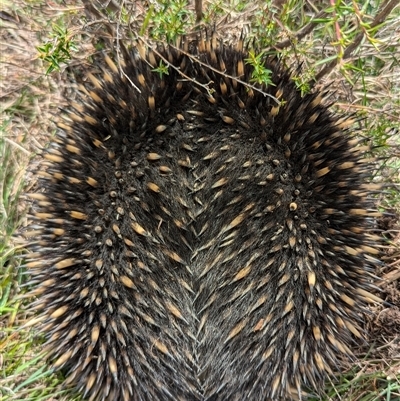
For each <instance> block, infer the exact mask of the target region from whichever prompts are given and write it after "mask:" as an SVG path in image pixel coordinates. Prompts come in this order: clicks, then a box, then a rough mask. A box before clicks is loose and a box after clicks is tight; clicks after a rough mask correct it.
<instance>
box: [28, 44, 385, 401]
mask: <svg viewBox="0 0 400 401" xmlns="http://www.w3.org/2000/svg"><path fill="white" fill-rule="evenodd" d="M247 57H248V55H247V51H246V50H245V49H243V47H242V41H240V42H239V44H238V45H237V47H230V46H225V45H223V44H221V43H219V42H218V41H217V40H216V39H215V37H213V38H211V39H210V40H209V39H203V38H200V39H197V40H195V41H189V40H183V41H182V43H181V44H180V45H179V46H178V48H176V47H174V46H162V47H158V48H157V50H156V51H153V50H151V49H149V48H147V47H145V46H143V45H140V46H136V47H133V48H131V49H130V50H129V51H128V50H127V51H125V52H124V57H123V60H118V62H117V60H114V61H113V59H112V58H113V57H112V56H105V59H104V60H105V63H103V64H100V68H97V72H96V73H93V74H89V75H88V77H89V80H88V82H87V84H85V87H83V88H82V89H81V91H80V95H79V100H78V101H77V102H75V103H73V102H71V105H70V109H69V114H68V115H67V117H65V118H64V119H63V120H62V121H60V123H59V127H60V132H59V133H58V136H57V139H56V141H55V142H54V143H53V144H52V145H51V146H50V148H49V149H48V151H46V153H45V156H44V158H45V159H46V162H45V167H44V168H43V167H42V170H44V171H42V172H41V178H40V180H39V185H40V186H41V187H42V188H43V192H40V193H37V194H33V195H32V196H33V198H35V199H36V204H35V205H34V208H35V210H36V212H35V214H34V217H33V219H34V222H33V223H32V227H33V228H34V230H35V231H34V233H31V235H35V236H37V238H38V240H37V241H36V242H33V243H32V244H31V249H32V250H33V251H34V253H33V255H32V260H31V262H30V263H29V264H28V266H29V268H30V271H31V274H32V281H31V283H32V284H33V285H34V287H35V290H34V294H35V295H36V296H37V301H36V303H35V308H36V309H37V310H38V311H39V312H40V316H39V320H40V322H41V323H40V324H41V330H42V331H43V332H44V333H45V334H46V336H47V347H46V350H47V351H48V358H49V360H50V361H51V362H52V364H53V366H54V367H55V368H62V369H64V371H65V372H66V373H67V383H68V384H72V385H74V386H75V387H76V388H78V389H79V390H80V391H81V392H82V393H84V394H85V395H86V396H87V397H88V398H89V399H91V400H99V401H105V400H110V401H111V400H113V401H115V400H124V401H128V400H163V401H164V400H165V401H166V400H182V401H183V400H185V401H192V400H203V401H205V400H215V401H217V400H218V401H219V400H220V401H226V400H232V401H234V400H279V399H296V398H297V399H299V398H302V397H303V395H302V394H303V393H302V389H303V388H304V387H308V388H313V389H315V390H318V389H320V388H321V384H322V382H323V380H324V379H325V378H326V376H327V374H330V373H331V369H332V368H333V367H335V366H336V364H337V361H338V358H339V355H341V354H342V355H344V356H346V357H349V356H351V354H352V353H351V350H350V347H351V344H353V342H354V339H355V338H356V337H360V336H361V334H360V333H361V330H360V325H359V322H360V321H361V319H362V315H361V313H362V312H364V310H365V307H366V305H367V303H368V302H369V301H371V300H375V299H376V298H375V297H374V296H373V295H371V294H370V291H371V289H372V288H373V287H372V284H371V281H372V277H373V276H372V272H373V264H374V263H375V259H374V257H373V255H375V254H376V253H377V251H376V247H375V246H374V242H375V238H374V237H373V236H372V235H371V234H370V229H371V227H370V224H371V223H370V220H371V219H370V217H373V216H374V212H372V211H371V202H370V200H369V196H368V193H369V192H370V191H371V188H372V186H371V185H370V184H369V183H368V179H369V177H370V176H371V171H372V169H373V166H371V165H370V164H369V162H368V161H366V160H364V152H365V149H364V148H362V147H361V146H360V145H359V144H358V141H357V140H356V139H354V138H353V136H352V134H351V132H349V131H348V127H349V126H350V125H351V122H349V121H348V120H346V119H341V118H338V117H336V116H334V115H332V113H331V112H330V111H329V110H328V106H326V105H325V104H324V101H323V96H322V95H321V94H319V93H314V94H308V95H305V96H304V97H302V96H301V94H300V93H299V91H298V90H297V89H296V87H295V85H294V84H293V83H292V80H291V78H290V75H289V74H288V73H287V72H286V71H285V70H284V69H283V68H282V67H280V66H279V64H278V63H277V62H276V61H274V60H269V59H265V61H264V63H265V67H266V68H268V69H270V70H271V71H272V75H271V78H272V81H273V84H271V85H268V86H265V85H259V86H257V87H254V86H253V87H251V86H248V85H245V83H251V82H252V81H251V77H252V72H253V68H252V67H251V66H249V65H247V64H246V63H245V59H246V58H247ZM118 63H119V64H118ZM167 63H168V74H165V73H164V74H160V73H159V72H156V71H154V69H155V68H157V67H159V66H160V65H161V66H162V65H164V66H166V65H167ZM117 65H120V67H117ZM173 66H175V67H176V68H173ZM158 71H160V69H158Z"/></svg>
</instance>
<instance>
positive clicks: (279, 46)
mask: <svg viewBox="0 0 400 401" xmlns="http://www.w3.org/2000/svg"><path fill="white" fill-rule="evenodd" d="M327 15H328V13H327V12H325V11H321V12H319V13H318V14H317V15H316V16H315V17H314V18H313V19H312V20H311V21H310V22H309V23H308V24H307V25H305V26H304V27H303V28H301V29H300V30H299V31H297V32H296V34H295V35H294V38H289V39H285V40H283V41H282V42H279V43H277V44H276V45H274V49H277V50H281V49H284V48H285V47H289V46H291V45H292V43H293V39H296V40H297V41H299V40H301V39H303V38H304V37H305V36H307V35H308V34H309V33H311V32H312V31H313V30H314V28H315V26H316V25H317V23H316V22H315V20H316V19H319V18H324V17H326V16H327Z"/></svg>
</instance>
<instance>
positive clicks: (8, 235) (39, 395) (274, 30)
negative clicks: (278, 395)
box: [0, 0, 400, 401]
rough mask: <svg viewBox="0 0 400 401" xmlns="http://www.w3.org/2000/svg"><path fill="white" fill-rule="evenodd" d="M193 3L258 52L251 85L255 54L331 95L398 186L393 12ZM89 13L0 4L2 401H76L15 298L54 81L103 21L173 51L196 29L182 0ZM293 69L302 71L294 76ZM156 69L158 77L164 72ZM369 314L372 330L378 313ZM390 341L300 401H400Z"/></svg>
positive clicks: (397, 48) (371, 7)
mask: <svg viewBox="0 0 400 401" xmlns="http://www.w3.org/2000/svg"><path fill="white" fill-rule="evenodd" d="M203 3H204V4H203V14H204V19H203V24H210V25H211V26H212V27H213V26H215V27H216V29H217V31H219V32H223V35H222V36H224V37H226V38H228V39H231V40H235V38H238V37H239V36H240V35H241V32H242V30H244V31H245V32H246V33H247V38H248V39H247V40H248V41H249V43H253V41H255V43H256V45H257V49H258V50H259V52H258V53H255V52H254V53H252V54H251V57H250V58H249V61H248V62H249V63H250V64H252V65H253V66H254V67H255V71H256V73H255V76H254V77H253V78H254V82H255V83H259V82H261V81H262V82H265V80H268V79H269V75H268V71H266V70H265V69H263V65H262V57H261V56H260V54H261V52H263V53H264V54H275V55H277V56H278V57H279V58H280V59H281V62H282V63H283V64H284V65H287V66H288V67H290V68H293V71H295V74H294V77H293V79H294V81H295V83H296V85H297V86H298V88H299V89H300V90H301V91H302V92H304V93H306V92H308V91H310V90H312V89H313V88H314V87H324V86H326V85H328V84H329V88H330V89H331V90H332V91H333V92H334V95H333V100H335V101H336V107H337V108H338V110H339V112H346V113H355V114H356V115H357V116H359V117H360V118H362V120H361V121H360V123H359V128H360V131H362V132H363V133H365V135H366V136H367V141H368V142H370V143H371V144H372V145H373V147H374V152H373V153H374V155H375V156H376V157H379V158H380V160H381V168H380V170H379V177H377V179H379V180H384V181H386V182H389V183H395V184H397V185H400V184H399V182H400V174H399V171H400V161H399V160H400V133H399V132H398V131H396V130H399V120H400V111H399V110H400V83H399V82H400V66H399V60H400V37H399V36H400V34H399V31H398V26H399V24H400V6H399V5H398V4H397V3H398V2H397V1H393V0H386V1H383V0H367V1H364V0H363V1H361V0H355V1H350V0H346V1H340V0H336V1H333V0H331V1H298V0H287V1H284V2H282V6H281V7H279V6H278V5H277V4H278V3H280V2H278V1H273V0H264V1H256V2H248V1H245V0H231V1H230V2H226V1H221V0H213V1H209V2H205V1H203ZM93 4H94V6H95V7H96V8H97V12H98V15H95V16H93V17H92V18H90V17H86V16H85V14H84V11H83V9H82V6H81V3H76V2H74V1H73V0H70V1H66V2H56V3H52V6H51V7H49V6H46V4H45V3H43V2H40V1H30V2H27V1H22V0H20V1H13V2H11V1H8V0H5V1H4V2H3V4H2V6H3V11H5V12H7V13H8V14H9V20H4V19H1V20H0V26H1V28H2V31H1V32H0V34H1V35H2V42H3V43H10V45H9V47H6V48H3V49H0V50H3V52H1V53H2V56H1V57H2V58H1V64H2V67H4V69H2V70H1V71H2V72H0V75H1V76H0V78H1V81H2V85H3V87H2V91H1V103H0V107H1V119H0V401H14V400H31V401H37V400H46V401H50V400H52V401H53V400H66V401H77V400H79V399H80V398H79V397H76V396H75V395H73V393H71V392H67V391H66V390H63V389H62V387H61V384H62V382H63V376H62V374H60V373H57V374H56V373H53V372H51V370H49V369H48V368H47V367H46V366H45V364H44V363H43V359H42V358H41V357H40V352H41V345H42V343H43V339H42V338H41V337H38V336H37V334H36V332H35V330H34V329H32V328H23V326H24V324H26V322H27V321H28V320H29V318H30V317H31V314H30V312H29V310H27V305H28V304H29V302H30V300H22V299H19V298H17V296H18V295H19V294H23V293H24V291H25V288H24V286H23V284H24V282H25V281H26V272H25V271H24V269H23V268H22V267H21V262H22V260H23V256H24V249H23V244H22V242H21V240H20V235H19V232H20V231H21V230H23V227H24V226H25V225H26V217H25V215H26V211H27V210H29V202H27V200H26V199H25V198H24V197H21V193H22V192H23V191H24V190H25V189H26V190H29V189H30V188H31V187H32V186H33V187H34V177H32V176H31V175H30V174H29V170H28V173H26V171H27V166H28V163H29V161H30V160H31V162H33V163H35V160H36V159H34V158H33V159H32V157H33V156H34V155H35V153H36V152H37V150H38V148H39V145H45V144H46V142H47V141H48V138H49V135H50V134H51V132H53V130H54V127H53V126H52V122H51V121H52V114H51V113H54V112H57V111H56V110H57V107H58V105H59V103H60V99H62V91H63V85H64V82H65V80H66V78H65V74H62V72H63V70H64V69H65V68H66V67H67V66H68V65H73V63H74V62H75V63H76V64H77V65H79V64H80V63H82V62H85V61H86V60H87V59H88V58H89V57H90V56H91V55H92V54H93V53H94V52H96V51H97V50H101V49H103V48H104V47H107V46H108V44H107V43H108V42H107V40H108V39H107V35H108V34H107V33H106V31H105V28H104V21H110V22H109V23H110V25H111V26H112V29H114V31H115V30H118V32H119V33H120V34H122V35H123V36H125V37H127V38H132V37H135V36H136V35H137V34H139V35H140V36H142V37H144V38H145V39H146V40H148V38H149V37H150V38H153V39H157V40H169V41H174V40H175V39H176V38H177V36H179V35H181V34H184V33H188V32H190V31H191V30H193V29H197V28H198V27H196V15H195V12H194V7H193V2H188V1H185V0H172V1H166V0H157V1H152V2H151V3H146V2H134V3H129V2H126V3H124V4H123V5H122V6H119V7H114V6H113V5H110V6H109V7H108V8H107V9H101V8H100V6H99V4H98V3H95V2H94V3H93ZM115 4H117V5H118V4H122V3H119V2H116V3H115ZM148 4H151V5H150V6H148ZM299 65H301V67H302V68H301V69H296V67H297V66H299ZM156 70H157V72H158V73H160V74H166V73H167V69H166V66H165V65H160V66H159V67H158V68H157V69H156ZM3 74H4V75H3ZM46 74H48V77H46ZM380 202H381V205H382V208H384V209H390V210H394V211H397V213H400V190H399V187H391V188H388V189H387V190H386V191H385V194H384V195H382V199H380ZM394 255H395V253H394ZM390 260H391V261H394V260H395V259H390ZM373 314H374V316H375V317H376V319H377V322H379V317H378V316H379V310H377V311H373ZM380 324H381V323H380ZM393 338H395V336H394V337H393ZM393 338H391V337H390V336H387V335H383V334H382V335H379V336H378V337H377V338H374V340H375V341H376V342H377V343H378V345H377V346H376V347H375V348H374V349H372V350H370V351H369V352H368V350H363V351H360V354H359V356H360V359H361V360H360V362H358V363H357V364H356V365H354V366H353V367H351V368H349V369H348V371H346V372H343V373H341V374H338V376H337V381H336V382H335V383H334V384H331V383H327V386H326V389H325V393H326V395H325V396H324V397H322V398H321V397H320V396H318V397H315V398H310V400H312V401H317V400H322V401H328V400H332V401H333V400H334V401H339V400H340V401H389V400H390V401H396V400H397V401H400V374H399V371H400V357H399V356H398V355H400V347H399V346H397V356H395V357H391V358H390V357H389V356H390V355H389V354H388V353H385V352H383V351H382V350H385V349H386V348H388V347H390V346H392V347H396V345H395V344H394V345H393V344H392V345H390V344H389V342H390V341H391V340H393ZM388 344H389V345H388ZM395 349H396V348H395ZM363 352H364V354H363ZM393 352H394V355H396V353H395V351H393Z"/></svg>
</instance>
